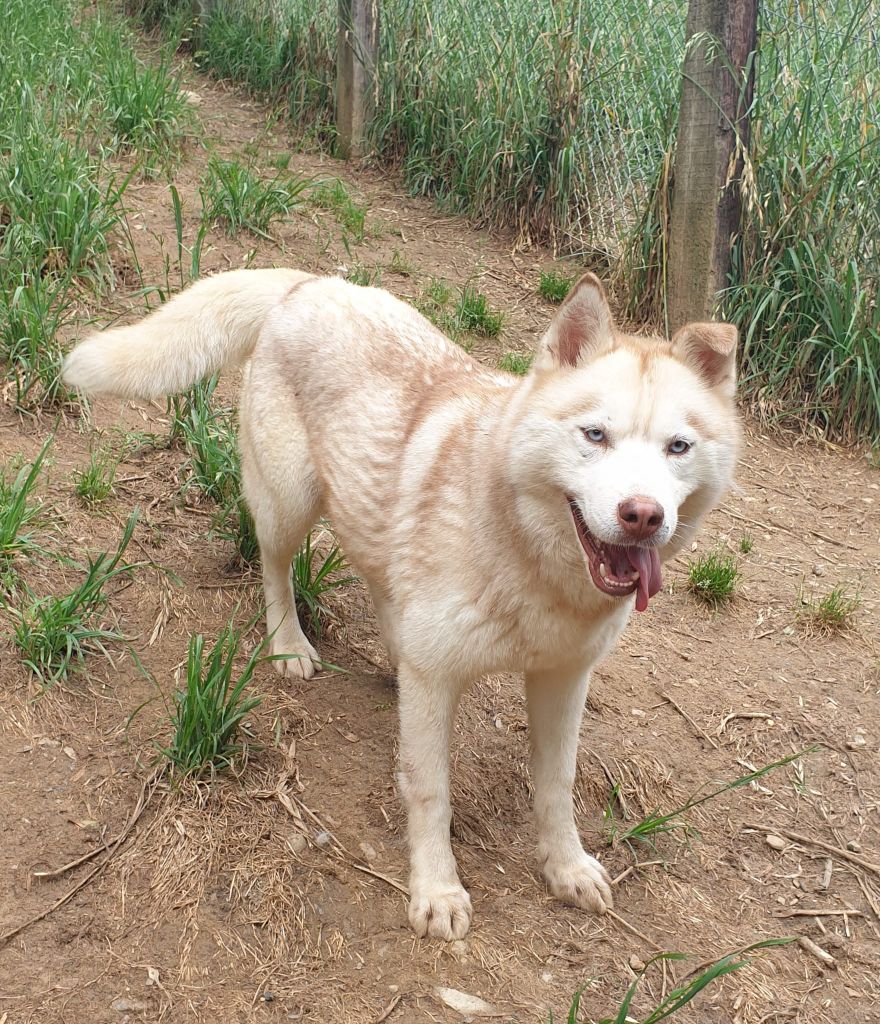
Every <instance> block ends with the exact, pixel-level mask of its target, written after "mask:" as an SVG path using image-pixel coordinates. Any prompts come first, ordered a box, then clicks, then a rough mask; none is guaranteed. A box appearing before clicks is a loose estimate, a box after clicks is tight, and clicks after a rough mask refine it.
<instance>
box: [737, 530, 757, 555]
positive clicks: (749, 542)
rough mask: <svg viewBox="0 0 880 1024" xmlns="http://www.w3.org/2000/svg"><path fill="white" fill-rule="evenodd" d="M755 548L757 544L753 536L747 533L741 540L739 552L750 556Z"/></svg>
mask: <svg viewBox="0 0 880 1024" xmlns="http://www.w3.org/2000/svg"><path fill="white" fill-rule="evenodd" d="M754 546H755V542H754V540H753V538H752V535H751V534H750V533H749V532H748V531H746V532H745V533H744V534H743V535H742V536H741V537H740V539H739V550H740V551H741V552H742V554H744V555H748V554H749V553H750V552H751V550H752V548H753V547H754Z"/></svg>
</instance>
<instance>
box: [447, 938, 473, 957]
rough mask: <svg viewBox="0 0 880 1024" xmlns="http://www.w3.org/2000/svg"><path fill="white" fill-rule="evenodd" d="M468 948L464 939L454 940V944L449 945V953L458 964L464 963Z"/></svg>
mask: <svg viewBox="0 0 880 1024" xmlns="http://www.w3.org/2000/svg"><path fill="white" fill-rule="evenodd" d="M469 951H470V947H469V946H468V944H467V943H466V942H465V940H464V939H456V940H455V942H452V943H450V945H449V952H450V953H451V954H452V955H453V956H454V957H455V959H456V960H458V961H459V962H460V963H464V961H465V960H467V955H468V952H469Z"/></svg>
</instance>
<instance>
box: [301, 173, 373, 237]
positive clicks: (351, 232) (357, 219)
mask: <svg viewBox="0 0 880 1024" xmlns="http://www.w3.org/2000/svg"><path fill="white" fill-rule="evenodd" d="M309 200H310V202H311V204H312V205H313V206H316V207H317V208H318V209H319V210H329V211H330V213H332V214H333V217H334V219H335V220H336V223H337V224H338V225H339V226H340V227H341V228H342V230H343V232H344V233H345V236H346V241H347V240H348V239H351V240H352V241H354V242H358V243H359V242H362V241H363V240H364V235H365V233H366V221H367V208H366V206H363V205H362V204H361V203H357V202H355V200H354V199H352V197H351V195H350V194H349V191H348V189H347V188H346V187H345V182H343V181H341V180H340V179H339V178H334V179H333V180H332V181H325V182H321V183H320V184H318V185H316V186H315V187H314V188H313V189H312V191H311V193H310V194H309Z"/></svg>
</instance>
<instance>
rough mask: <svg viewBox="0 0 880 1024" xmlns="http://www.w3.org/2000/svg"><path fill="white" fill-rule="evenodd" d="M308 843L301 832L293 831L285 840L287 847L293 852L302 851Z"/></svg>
mask: <svg viewBox="0 0 880 1024" xmlns="http://www.w3.org/2000/svg"><path fill="white" fill-rule="evenodd" d="M308 845H309V841H308V839H306V837H305V836H304V835H303V834H302V832H294V834H293V835H292V836H290V837H289V838H288V840H287V848H288V850H290V852H291V853H293V854H299V853H302V852H303V850H304V849H305V848H306V847H307V846H308Z"/></svg>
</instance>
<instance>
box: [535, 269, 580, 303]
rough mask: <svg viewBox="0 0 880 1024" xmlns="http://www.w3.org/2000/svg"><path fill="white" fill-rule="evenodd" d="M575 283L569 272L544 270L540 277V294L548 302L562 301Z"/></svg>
mask: <svg viewBox="0 0 880 1024" xmlns="http://www.w3.org/2000/svg"><path fill="white" fill-rule="evenodd" d="M573 284H574V278H573V277H570V276H569V275H568V274H557V273H556V271H555V270H542V271H541V276H540V277H539V278H538V294H539V295H540V296H541V298H542V299H546V300H547V301H548V302H557V303H558V302H562V300H563V299H564V298H565V296H566V295H568V293H569V291H571V286H572V285H573Z"/></svg>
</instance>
